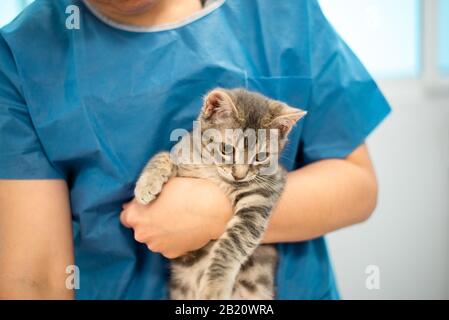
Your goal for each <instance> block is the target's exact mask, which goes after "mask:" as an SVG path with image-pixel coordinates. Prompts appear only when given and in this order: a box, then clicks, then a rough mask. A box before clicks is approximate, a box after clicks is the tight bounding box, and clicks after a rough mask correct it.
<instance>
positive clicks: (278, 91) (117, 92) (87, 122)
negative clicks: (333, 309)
mask: <svg viewBox="0 0 449 320" xmlns="http://www.w3.org/2000/svg"><path fill="white" fill-rule="evenodd" d="M70 4H75V5H77V6H78V7H79V9H80V18H81V24H80V29H79V30H78V29H67V28H66V18H67V17H68V15H67V14H66V13H65V12H66V8H67V6H68V5H70ZM216 86H221V87H227V88H232V87H245V88H247V89H250V90H256V91H259V92H261V93H263V94H265V95H268V96H270V97H272V98H275V99H279V100H283V101H285V102H287V103H289V104H290V105H292V106H294V107H300V108H302V109H306V110H308V112H309V113H308V115H307V117H306V118H305V119H304V120H303V121H301V122H300V123H299V125H297V126H296V127H295V129H294V130H293V132H292V133H291V136H290V143H289V144H288V146H287V149H286V150H285V152H284V154H283V157H282V162H283V164H284V166H285V167H286V168H287V169H288V170H294V169H297V168H300V167H302V166H304V165H306V164H308V163H311V162H314V161H317V160H320V159H326V158H344V157H346V156H347V155H348V154H349V153H351V151H353V150H354V149H355V148H356V147H357V146H358V145H360V144H361V143H363V141H364V140H365V138H366V137H367V135H368V134H369V133H370V132H371V131H372V130H373V129H374V128H375V127H376V126H377V125H378V124H379V122H380V121H381V120H382V119H383V118H384V117H385V116H386V115H387V114H388V112H389V110H390V108H389V106H388V103H387V102H386V101H385V99H384V97H383V95H382V94H381V92H380V91H379V89H378V88H377V86H376V84H375V82H374V81H373V79H372V78H371V77H370V75H369V74H368V73H367V71H366V70H365V68H364V67H363V66H362V65H361V63H360V62H359V60H358V59H357V58H356V57H355V56H354V54H353V53H352V51H351V50H350V49H349V48H348V47H347V46H346V44H345V43H344V42H343V41H342V40H341V39H340V37H339V36H338V35H337V34H336V32H335V31H334V29H333V28H332V27H331V26H330V25H329V23H328V21H327V20H326V19H325V17H324V16H323V14H322V12H321V9H320V8H319V5H318V3H317V1H315V0H283V1H278V0H272V1H268V0H259V1H256V0H244V1H242V0H226V1H219V2H218V3H216V5H215V6H212V7H209V9H206V10H205V11H204V12H202V13H200V14H197V15H195V16H194V17H193V18H191V19H190V20H189V21H186V22H185V23H180V24H178V25H173V26H166V27H165V28H159V29H140V30H130V28H125V27H123V28H120V27H119V26H117V25H115V26H113V25H110V24H109V25H108V24H107V23H105V21H102V20H101V19H100V18H99V17H98V16H96V15H94V14H93V13H92V11H90V10H89V8H87V7H86V6H85V5H84V4H83V3H82V2H80V1H76V0H58V1H54V0H37V1H35V2H34V3H33V4H32V5H30V6H29V7H28V8H27V9H26V10H25V11H24V12H23V13H22V14H21V15H20V16H19V17H18V18H16V19H15V20H14V21H13V22H12V23H10V24H9V25H7V26H6V27H4V28H3V29H1V32H0V146H1V148H0V178H3V179H65V180H66V181H67V183H68V185H69V188H70V201H71V208H72V215H73V227H74V244H75V261H76V265H77V266H78V267H79V269H80V289H79V290H77V292H76V296H77V298H78V299H164V298H167V277H168V276H169V269H168V263H167V260H166V259H164V258H163V257H162V256H161V255H159V254H154V253H152V252H150V251H148V249H147V248H146V246H145V245H142V244H139V243H137V242H136V241H134V239H133V233H132V230H129V229H126V228H124V227H123V226H121V225H120V222H119V213H120V210H121V205H122V204H123V203H124V202H126V201H129V200H130V199H131V197H132V195H133V186H134V183H135V181H136V179H137V177H138V175H139V173H140V171H141V169H142V167H143V166H144V164H145V163H146V161H147V160H148V159H149V158H150V157H151V156H152V155H154V154H155V153H157V152H158V151H160V150H169V148H170V147H171V146H172V145H173V144H174V142H170V139H169V137H170V133H171V131H172V130H174V129H176V128H186V129H191V127H192V121H193V120H195V118H196V117H197V114H198V112H199V111H200V108H201V104H202V96H203V95H204V94H205V93H206V92H207V91H208V90H210V89H211V88H214V87H216ZM299 201H301V190H298V202H299ZM278 246H279V251H280V261H279V265H278V271H277V276H276V284H277V290H278V298H279V299H336V298H338V293H337V289H336V284H335V280H334V275H333V272H332V268H331V264H330V261H329V257H328V253H327V249H326V244H325V241H324V239H323V238H319V239H316V240H312V241H307V242H301V243H295V244H279V245H278Z"/></svg>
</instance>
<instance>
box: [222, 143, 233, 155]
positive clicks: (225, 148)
mask: <svg viewBox="0 0 449 320" xmlns="http://www.w3.org/2000/svg"><path fill="white" fill-rule="evenodd" d="M220 151H221V153H222V154H223V155H232V154H233V153H234V147H233V146H231V145H230V144H226V143H222V144H221V148H220Z"/></svg>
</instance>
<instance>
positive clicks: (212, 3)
mask: <svg viewBox="0 0 449 320" xmlns="http://www.w3.org/2000/svg"><path fill="white" fill-rule="evenodd" d="M82 1H83V3H84V5H85V6H86V7H87V8H88V9H89V10H90V12H92V14H93V15H94V16H96V17H97V18H98V19H99V20H101V21H102V22H104V23H105V24H107V25H109V26H111V27H113V28H116V29H120V30H124V31H129V32H160V31H168V30H174V29H177V28H181V27H183V26H186V25H188V24H190V23H192V22H194V21H196V20H198V19H201V18H202V17H205V16H207V15H208V14H210V13H211V12H213V11H215V10H216V9H218V8H219V7H221V5H222V4H223V3H224V2H225V1H226V0H207V1H205V3H204V8H203V9H202V10H201V11H198V12H196V13H194V14H193V15H191V16H189V17H188V18H185V19H183V20H181V21H179V22H175V23H166V24H161V25H159V26H155V27H139V26H134V25H129V24H123V23H120V22H117V21H114V20H112V19H110V18H108V17H106V16H105V15H104V14H102V13H101V12H100V11H98V10H97V9H96V8H95V7H94V6H93V5H91V4H90V3H89V1H86V0H82Z"/></svg>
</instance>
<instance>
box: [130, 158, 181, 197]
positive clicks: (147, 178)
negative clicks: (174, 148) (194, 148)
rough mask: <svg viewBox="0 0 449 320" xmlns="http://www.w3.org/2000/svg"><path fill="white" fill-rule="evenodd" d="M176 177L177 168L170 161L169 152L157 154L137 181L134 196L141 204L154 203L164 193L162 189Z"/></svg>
mask: <svg viewBox="0 0 449 320" xmlns="http://www.w3.org/2000/svg"><path fill="white" fill-rule="evenodd" d="M175 175H176V166H175V165H174V164H173V163H172V162H171V160H170V154H169V153H168V152H161V153H158V154H156V155H155V156H154V157H153V158H151V160H150V161H149V162H148V164H147V165H146V166H145V168H144V169H143V171H142V174H141V175H140V177H139V180H137V183H136V188H135V189H134V196H135V197H136V199H137V201H138V202H139V203H141V204H148V203H150V202H151V201H153V200H154V199H155V198H156V197H157V196H158V194H159V193H160V192H161V191H162V187H163V186H164V184H165V183H166V182H167V181H168V179H170V178H171V177H173V176H175Z"/></svg>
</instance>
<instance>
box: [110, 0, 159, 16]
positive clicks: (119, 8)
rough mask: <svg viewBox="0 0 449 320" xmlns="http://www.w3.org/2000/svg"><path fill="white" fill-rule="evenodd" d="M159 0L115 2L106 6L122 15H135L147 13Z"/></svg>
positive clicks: (124, 0)
mask: <svg viewBox="0 0 449 320" xmlns="http://www.w3.org/2000/svg"><path fill="white" fill-rule="evenodd" d="M158 1H160V0H116V1H110V2H109V3H108V4H109V5H110V6H111V7H112V8H113V9H114V11H116V12H117V13H120V14H124V15H136V14H141V13H144V12H146V11H148V10H149V9H150V8H151V7H152V6H154V5H155V4H156V3H157V2H158Z"/></svg>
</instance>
